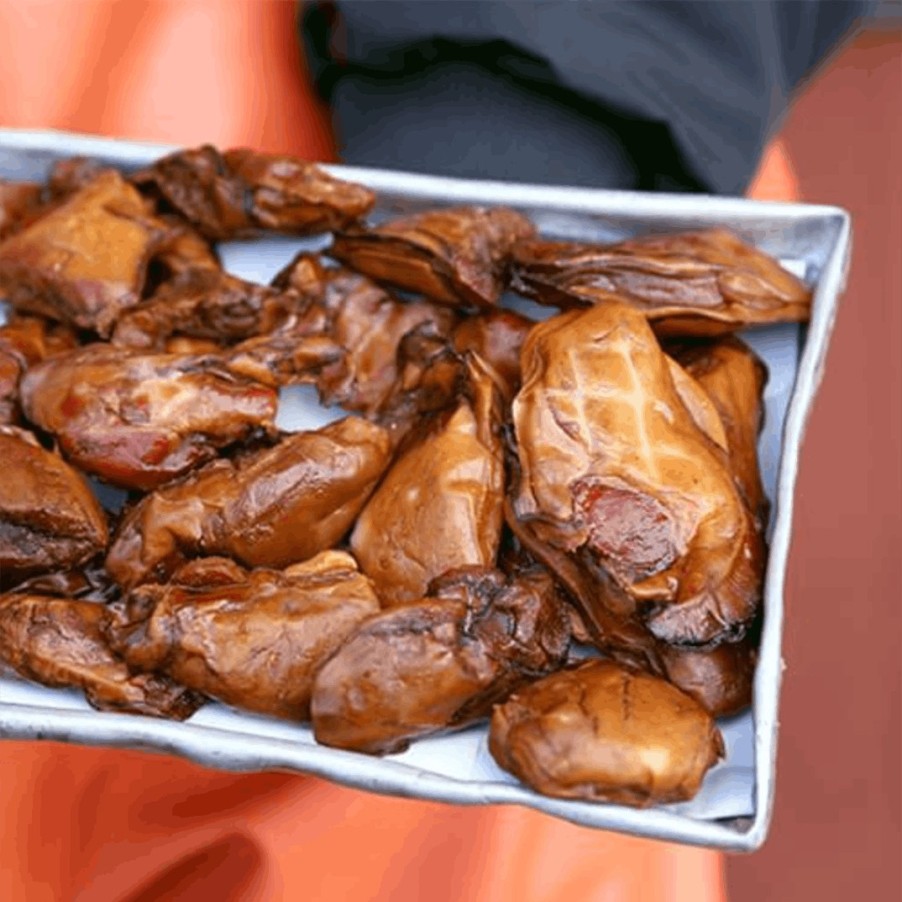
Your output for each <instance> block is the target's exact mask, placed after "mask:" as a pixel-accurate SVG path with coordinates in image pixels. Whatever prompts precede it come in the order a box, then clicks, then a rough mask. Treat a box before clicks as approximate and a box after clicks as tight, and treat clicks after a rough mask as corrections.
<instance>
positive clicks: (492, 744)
mask: <svg viewBox="0 0 902 902" xmlns="http://www.w3.org/2000/svg"><path fill="white" fill-rule="evenodd" d="M489 751H490V752H491V753H492V757H493V758H494V759H495V761H497V762H498V764H499V765H500V766H501V767H502V768H504V770H506V771H509V772H510V773H512V774H513V775H514V776H515V777H517V778H518V779H519V780H522V781H523V782H524V783H526V785H527V786H530V787H531V788H532V789H535V790H536V791H537V792H540V793H542V794H543V795H548V796H555V797H557V798H563V799H586V800H589V801H602V802H617V803H620V804H623V805H633V806H636V807H645V806H647V805H653V804H661V803H668V802H680V801H683V800H685V799H691V798H692V797H693V796H694V795H695V794H696V793H697V792H698V790H699V787H700V786H701V783H702V779H703V778H704V776H705V774H706V773H707V772H708V770H709V769H710V768H711V767H712V766H713V765H714V764H716V763H717V761H718V760H719V759H720V758H721V757H722V756H723V752H724V745H723V739H722V737H721V735H720V732H719V731H718V729H717V727H716V726H715V725H714V721H713V720H712V718H711V716H710V715H709V714H707V712H705V711H704V710H703V709H702V707H701V706H700V705H699V704H698V702H696V701H695V700H694V699H692V698H690V697H689V696H688V695H686V694H684V693H683V692H680V690H679V689H676V688H675V687H673V686H671V685H670V684H669V683H667V682H665V681H664V680H662V679H659V678H657V677H653V676H650V675H648V674H644V673H641V672H639V671H633V670H631V669H629V668H626V667H623V666H621V665H619V664H615V663H613V662H610V661H599V660H594V661H589V662H587V663H585V664H582V665H580V666H579V667H577V668H574V669H571V670H563V671H561V672H559V673H555V674H552V675H551V676H549V677H546V678H545V679H542V680H539V681H538V682H536V683H533V684H532V685H530V686H527V687H526V688H525V689H522V690H520V691H518V692H516V693H515V694H514V695H513V696H512V697H511V698H510V699H508V701H507V702H506V703H505V704H503V705H499V706H498V707H497V708H495V711H494V713H493V714H492V723H491V728H490V732H489Z"/></svg>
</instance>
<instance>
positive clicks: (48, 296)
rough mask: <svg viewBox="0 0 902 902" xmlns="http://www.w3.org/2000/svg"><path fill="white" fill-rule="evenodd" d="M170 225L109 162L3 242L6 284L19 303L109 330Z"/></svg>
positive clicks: (1, 278) (133, 300)
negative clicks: (157, 216) (155, 215)
mask: <svg viewBox="0 0 902 902" xmlns="http://www.w3.org/2000/svg"><path fill="white" fill-rule="evenodd" d="M166 232H167V226H166V224H165V223H164V222H162V221H161V220H158V219H155V218H153V217H152V216H150V215H149V214H148V212H147V210H146V205H145V202H144V200H143V199H142V198H141V196H140V195H139V194H138V192H137V191H136V190H135V189H134V188H133V187H132V186H131V185H129V184H128V183H127V182H126V181H124V180H123V178H122V177H121V176H120V175H119V174H118V173H117V172H114V171H113V170H105V171H103V172H102V173H100V174H99V175H98V176H97V177H96V178H95V179H94V180H93V181H91V182H89V183H88V184H87V185H85V187H83V188H82V189H80V190H79V191H77V192H76V193H75V194H73V195H72V196H71V197H69V198H68V200H66V201H65V202H64V203H62V204H60V205H59V206H57V207H55V208H54V209H52V210H51V211H50V212H49V213H46V214H45V215H44V216H42V217H41V218H40V219H38V220H37V221H35V222H33V223H31V224H30V225H29V226H27V227H26V228H24V229H23V230H22V231H20V232H18V233H16V234H15V235H13V236H12V237H10V238H7V239H6V240H5V241H4V242H3V243H2V244H0V291H2V292H3V293H5V295H6V297H7V300H9V302H10V303H11V304H12V305H13V307H15V308H16V309H18V310H23V311H26V312H31V313H39V314H41V315H43V316H48V317H50V318H51V319H56V320H61V321H63V322H67V323H70V324H72V325H75V326H78V327H80V328H83V329H93V330H94V331H96V332H99V333H100V334H101V335H108V334H109V333H110V330H111V329H112V326H113V323H114V321H115V320H116V318H117V317H118V316H119V314H120V313H121V312H122V311H123V310H125V309H126V308H128V307H131V306H134V305H135V304H137V303H138V301H139V300H140V299H141V292H142V289H143V287H144V279H145V275H146V272H147V265H148V262H149V260H150V258H151V256H152V255H153V253H154V251H155V250H156V248H157V247H158V246H159V245H160V244H161V242H162V241H163V239H164V238H165V235H166Z"/></svg>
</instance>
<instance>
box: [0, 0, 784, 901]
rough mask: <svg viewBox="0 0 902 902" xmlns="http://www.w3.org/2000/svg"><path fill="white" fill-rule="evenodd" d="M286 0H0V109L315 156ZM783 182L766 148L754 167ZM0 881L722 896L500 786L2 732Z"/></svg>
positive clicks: (571, 896)
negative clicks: (408, 788) (408, 796)
mask: <svg viewBox="0 0 902 902" xmlns="http://www.w3.org/2000/svg"><path fill="white" fill-rule="evenodd" d="M294 15H295V8H294V4H293V3H289V2H279V0H260V2H256V3H255V2H249V0H80V2H79V3H71V2H68V0H45V2H42V3H40V4H37V3H34V4H22V3H19V2H16V0H0V76H2V77H0V125H5V126H21V127H29V128H39V127H40V128H46V127H53V128H62V129H69V130H73V131H81V132H88V133H98V134H107V135H112V136H118V137H130V138H138V139H146V140H159V141H171V142H174V143H179V144H185V145H190V144H195V143H200V142H203V141H209V142H212V143H216V144H219V145H221V146H230V145H241V144H247V145H251V146H254V147H257V148H260V149H264V150H272V151H286V152H292V153H296V154H298V155H300V156H304V157H307V158H310V159H320V160H323V159H331V158H332V156H333V153H334V144H333V140H332V136H331V133H330V131H329V127H328V117H327V113H326V111H325V110H324V109H323V108H322V106H321V105H320V104H319V103H318V101H317V100H316V98H315V97H314V96H313V95H312V93H311V91H310V90H309V88H307V87H306V80H305V73H304V66H303V60H302V59H301V58H300V56H299V48H298V44H297V41H296V40H295V30H294ZM756 185H757V191H758V192H759V193H760V194H762V195H764V196H767V197H775V196H776V197H779V196H783V197H784V198H786V197H792V196H795V186H794V183H793V176H792V171H791V167H790V166H789V164H788V161H787V160H786V158H785V154H783V153H782V151H781V150H780V149H779V148H778V149H777V150H776V151H774V152H773V153H772V154H771V155H770V156H769V157H768V158H767V165H766V166H765V168H764V170H763V171H762V173H761V174H760V175H759V178H758V180H757V182H756ZM0 761H2V767H0V773H2V777H0V899H2V900H4V902H70V900H71V902H76V900H77V902H153V900H179V899H185V900H193V899H215V900H217V902H232V900H234V902H238V900H241V902H264V900H265V902H269V900H281V899H311V900H333V899H334V900H341V902H355V900H361V902H362V900H367V902H371V900H391V902H414V900H421V899H424V898H427V897H428V898H429V899H431V900H434V902H461V900H475V902H508V900H517V902H553V900H554V902H556V900H561V899H567V900H573V902H584V900H585V902H590V900H591V902H615V900H616V902H722V900H723V898H724V888H723V887H724V880H723V865H722V857H721V856H720V855H718V854H716V853H714V852H710V851H706V850H700V849H692V848H687V847H679V846H674V845H671V844H667V843H659V842H652V841H646V840H638V839H633V838H630V837H624V836H619V835H616V834H610V833H602V832H598V831H592V830H587V829H583V828H580V827H576V826H573V825H570V824H567V823H564V822H561V821H557V820H554V819H552V818H549V817H546V816H544V815H540V814H536V813H534V812H530V811H526V810H522V809H518V808H501V807H489V808H486V807H480V808H457V807H452V806H445V805H439V804H434V803H427V802H420V801H409V800H401V799H391V798H382V797H377V796H373V795H368V794H365V793H362V792H357V791H353V790H349V789H344V788H341V787H338V786H333V785H331V784H328V783H325V782H323V781H320V780H317V779H313V778H310V777H302V776H299V775H293V774H253V775H235V774H229V773H219V772H214V771H209V770H204V769H203V768H200V767H198V766H196V765H194V764H191V763H189V762H185V761H181V760H178V759H174V758H169V757H165V756H159V755H152V754H148V753H142V752H129V751H122V750H117V749H104V750H98V749H91V748H80V747H73V746H65V745H59V744H55V743H31V742H11V741H6V742H2V743H0Z"/></svg>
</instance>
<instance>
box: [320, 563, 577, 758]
mask: <svg viewBox="0 0 902 902" xmlns="http://www.w3.org/2000/svg"><path fill="white" fill-rule="evenodd" d="M431 591H432V597H429V598H424V599H422V600H420V601H418V602H417V603H416V604H412V605H406V606H404V607H402V608H395V609H394V610H391V611H387V612H384V613H382V614H379V615H377V616H375V617H373V618H371V619H370V620H368V621H366V622H365V623H364V624H363V625H362V626H361V627H360V628H359V629H358V630H357V632H356V633H354V634H353V635H352V636H351V638H350V639H348V641H347V642H346V643H345V644H344V645H343V646H342V647H341V648H340V649H339V650H338V651H337V652H336V654H335V655H334V656H333V657H332V658H331V659H330V660H329V661H328V662H327V663H326V664H325V665H324V666H323V668H322V669H321V670H320V672H319V674H318V675H317V677H316V681H315V683H314V689H313V701H312V704H311V712H312V716H313V729H314V734H315V736H316V739H317V741H318V742H321V743H323V744H325V745H330V746H336V747H338V748H345V749H354V750H356V751H362V752H369V753H372V754H386V753H390V752H398V751H402V750H403V749H404V748H406V747H407V745H408V744H409V742H410V740H411V739H414V738H417V737H419V736H424V735H427V734H429V733H435V732H437V731H439V730H444V729H447V728H449V727H461V726H465V725H466V724H468V723H471V722H472V721H474V720H476V719H478V718H480V717H484V716H486V715H487V714H488V713H489V711H490V710H491V707H492V705H493V704H494V703H495V702H497V701H500V700H502V699H504V698H506V697H507V696H508V695H509V694H510V693H511V692H512V691H513V690H514V689H516V688H517V687H519V686H522V685H523V684H524V683H526V682H529V681H530V680H534V679H537V678H538V677H540V676H542V675H544V674H546V673H550V672H551V671H553V670H555V669H556V668H557V667H559V666H561V664H562V663H563V661H564V659H565V657H566V655H567V649H568V645H569V639H570V633H569V622H568V619H567V615H566V612H565V610H564V608H563V606H562V604H561V602H560V600H559V598H558V596H557V593H556V590H555V588H554V583H553V581H552V580H551V578H550V576H549V575H548V574H547V573H545V572H543V571H532V572H527V573H523V574H521V575H520V576H518V577H517V578H516V579H514V580H512V581H509V582H506V581H505V578H504V576H503V575H502V574H500V573H499V572H498V571H493V570H491V569H483V568H475V567H474V568H466V569H464V570H459V571H454V572H452V573H450V574H447V575H446V576H445V577H443V578H442V580H441V581H440V582H439V583H438V584H436V585H435V586H434V587H433V589H432V590H431Z"/></svg>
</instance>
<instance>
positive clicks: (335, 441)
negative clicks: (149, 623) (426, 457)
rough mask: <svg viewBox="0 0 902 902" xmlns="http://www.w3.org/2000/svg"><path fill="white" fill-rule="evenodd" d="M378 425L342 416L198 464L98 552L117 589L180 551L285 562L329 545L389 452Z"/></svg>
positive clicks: (181, 557) (155, 577) (263, 563)
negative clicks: (238, 455)
mask: <svg viewBox="0 0 902 902" xmlns="http://www.w3.org/2000/svg"><path fill="white" fill-rule="evenodd" d="M391 450H392V449H391V443H390V440H389V435H388V433H387V432H386V430H385V429H383V428H381V427H379V426H377V425H374V424H372V423H369V422H367V421H366V420H363V419H360V418H358V417H348V418H346V419H344V420H340V421H339V422H337V423H332V424H330V425H328V426H325V427H324V428H322V429H319V430H316V431H314V432H299V433H296V434H294V435H290V436H287V437H285V438H283V439H282V441H280V442H279V443H278V444H277V445H275V446H274V447H272V448H264V449H262V450H258V451H254V452H250V453H248V454H246V455H244V456H242V457H241V458H240V459H237V460H231V459H228V460H227V459H222V460H217V461H214V462H213V463H211V464H207V465H206V466H205V467H203V468H201V469H200V470H198V471H197V472H196V473H193V474H191V475H189V476H188V477H186V478H185V479H183V480H180V481H179V482H176V483H173V484H171V485H168V486H164V487H163V488H160V489H157V491H155V492H153V493H152V494H150V495H148V496H146V497H145V498H143V499H142V500H141V501H140V502H138V504H136V505H135V506H134V507H133V508H132V509H131V510H130V511H129V512H128V513H127V514H126V516H125V518H124V520H123V522H122V524H121V526H120V528H119V531H118V532H117V535H116V537H115V539H114V541H113V544H112V547H111V548H110V553H109V555H108V556H107V569H108V570H109V572H110V574H111V575H112V576H113V578H114V579H115V580H116V581H117V582H118V583H119V584H120V585H122V586H123V587H126V588H130V587H132V586H136V585H138V584H139V583H142V582H149V581H157V582H164V581H165V580H166V578H167V577H168V576H169V575H171V574H172V573H173V572H174V571H175V570H176V568H177V567H179V566H180V565H181V564H182V563H184V562H185V560H187V559H188V558H192V557H198V556H201V555H225V556H228V557H233V558H235V559H236V560H238V561H240V562H241V563H243V564H245V565H247V566H251V567H276V568H281V567H287V566H289V565H290V564H295V563H298V562H300V561H304V560H307V559H308V558H310V557H313V555H315V554H317V553H318V552H320V551H324V550H326V549H328V548H332V547H334V546H335V545H336V544H337V543H338V542H339V541H340V540H341V538H342V537H343V536H344V534H345V533H346V532H347V531H348V530H349V529H350V527H351V525H352V523H353V522H354V519H355V518H356V517H357V514H358V513H359V512H360V509H361V508H362V507H363V505H364V504H365V502H366V500H367V498H368V497H369V495H370V493H371V492H372V490H373V489H374V488H375V486H376V483H377V482H378V481H379V479H380V478H381V476H382V474H383V472H384V471H385V468H386V467H387V466H388V463H389V460H390V458H391Z"/></svg>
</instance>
